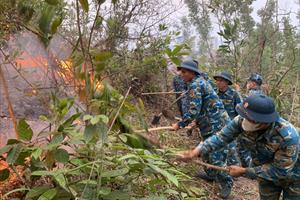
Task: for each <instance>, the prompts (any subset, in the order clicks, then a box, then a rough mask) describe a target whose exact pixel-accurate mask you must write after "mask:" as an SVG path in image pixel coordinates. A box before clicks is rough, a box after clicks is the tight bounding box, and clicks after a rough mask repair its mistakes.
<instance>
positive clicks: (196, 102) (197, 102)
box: [178, 83, 202, 127]
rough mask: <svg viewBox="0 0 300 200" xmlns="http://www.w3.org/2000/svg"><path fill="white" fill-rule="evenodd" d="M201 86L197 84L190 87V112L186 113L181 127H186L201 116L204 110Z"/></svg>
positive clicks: (180, 124)
mask: <svg viewBox="0 0 300 200" xmlns="http://www.w3.org/2000/svg"><path fill="white" fill-rule="evenodd" d="M200 87H201V86H200V85H199V84H197V83H193V84H191V86H190V89H189V92H188V93H187V95H188V97H189V98H188V99H189V100H188V101H187V103H188V104H189V106H188V110H187V111H186V112H185V113H184V115H183V119H182V121H180V122H178V125H179V126H180V127H186V126H187V125H188V124H189V123H191V122H192V121H193V120H194V119H196V117H197V116H198V115H199V114H200V112H201V108H202V93H201V88H200Z"/></svg>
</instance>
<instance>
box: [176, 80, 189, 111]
mask: <svg viewBox="0 0 300 200" xmlns="http://www.w3.org/2000/svg"><path fill="white" fill-rule="evenodd" d="M173 88H174V91H175V92H185V91H186V90H187V84H186V83H185V81H184V80H183V79H182V78H181V76H180V75H176V76H174V78H173ZM180 95H181V94H176V99H177V98H179V97H180ZM186 101H187V97H186V96H183V97H182V98H181V99H179V100H178V101H177V106H178V109H179V112H180V115H181V117H182V116H183V114H184V113H186V112H187V110H188V108H187V102H186Z"/></svg>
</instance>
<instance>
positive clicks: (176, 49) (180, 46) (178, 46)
mask: <svg viewBox="0 0 300 200" xmlns="http://www.w3.org/2000/svg"><path fill="white" fill-rule="evenodd" d="M182 48H183V46H182V45H177V46H176V47H175V48H174V50H173V55H177V54H178V53H179V52H180V51H181V49H182Z"/></svg>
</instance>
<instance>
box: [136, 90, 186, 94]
mask: <svg viewBox="0 0 300 200" xmlns="http://www.w3.org/2000/svg"><path fill="white" fill-rule="evenodd" d="M182 93H183V92H174V91H170V92H145V93H142V95H160V94H182Z"/></svg>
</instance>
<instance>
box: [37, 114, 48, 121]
mask: <svg viewBox="0 0 300 200" xmlns="http://www.w3.org/2000/svg"><path fill="white" fill-rule="evenodd" d="M39 119H40V120H42V121H47V120H48V118H47V117H46V116H45V115H40V116H39Z"/></svg>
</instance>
